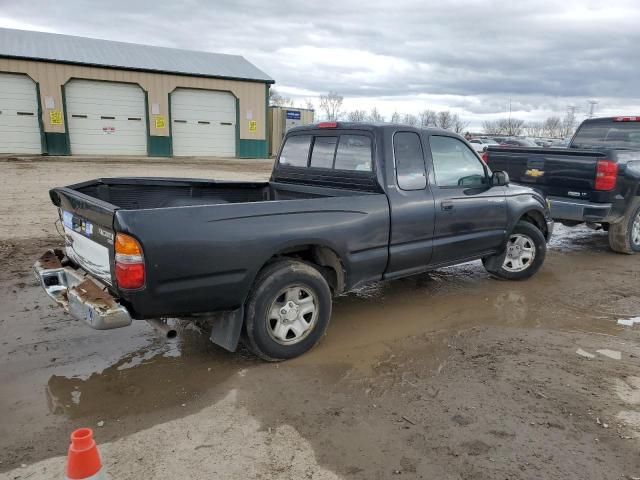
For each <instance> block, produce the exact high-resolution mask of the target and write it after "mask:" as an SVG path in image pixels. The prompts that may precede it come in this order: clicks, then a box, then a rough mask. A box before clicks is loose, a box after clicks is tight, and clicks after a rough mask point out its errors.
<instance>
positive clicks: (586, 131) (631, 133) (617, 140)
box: [571, 120, 640, 149]
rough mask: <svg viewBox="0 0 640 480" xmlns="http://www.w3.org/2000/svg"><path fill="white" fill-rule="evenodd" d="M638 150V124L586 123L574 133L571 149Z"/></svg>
mask: <svg viewBox="0 0 640 480" xmlns="http://www.w3.org/2000/svg"><path fill="white" fill-rule="evenodd" d="M598 147H605V148H634V149H635V148H640V122H614V121H612V120H609V121H606V122H586V123H583V124H582V126H581V127H580V128H579V129H578V131H577V132H576V135H575V137H574V139H573V141H572V142H571V148H598Z"/></svg>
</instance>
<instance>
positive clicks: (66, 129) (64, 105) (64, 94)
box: [60, 81, 71, 155]
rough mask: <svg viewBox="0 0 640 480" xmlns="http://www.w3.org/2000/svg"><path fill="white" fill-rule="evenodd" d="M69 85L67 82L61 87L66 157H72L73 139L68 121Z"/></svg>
mask: <svg viewBox="0 0 640 480" xmlns="http://www.w3.org/2000/svg"><path fill="white" fill-rule="evenodd" d="M67 83H69V82H68V81H67V82H65V83H64V84H63V85H61V86H60V90H62V116H63V117H64V135H65V137H66V139H65V142H66V145H67V153H66V154H65V155H71V138H70V137H69V121H68V120H67Z"/></svg>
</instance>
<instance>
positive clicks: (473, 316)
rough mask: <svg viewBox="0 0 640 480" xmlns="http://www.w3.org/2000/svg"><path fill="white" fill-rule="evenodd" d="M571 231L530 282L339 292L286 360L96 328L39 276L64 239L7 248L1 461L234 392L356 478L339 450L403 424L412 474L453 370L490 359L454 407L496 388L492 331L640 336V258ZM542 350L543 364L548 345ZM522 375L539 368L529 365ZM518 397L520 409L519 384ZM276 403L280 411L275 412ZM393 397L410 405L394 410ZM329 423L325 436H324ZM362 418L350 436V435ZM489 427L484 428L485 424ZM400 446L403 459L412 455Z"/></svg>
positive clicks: (466, 280)
mask: <svg viewBox="0 0 640 480" xmlns="http://www.w3.org/2000/svg"><path fill="white" fill-rule="evenodd" d="M558 230H559V232H558V235H556V237H555V238H554V240H553V241H552V242H551V245H550V249H549V253H548V257H547V261H546V263H545V266H544V267H543V269H542V270H541V271H540V273H539V274H538V275H537V276H536V277H535V278H533V279H531V280H529V281H526V282H519V283H514V282H505V281H499V280H495V279H493V278H491V277H489V276H488V275H487V274H486V272H485V271H484V269H483V268H482V265H481V264H480V262H472V263H468V264H464V265H460V266H457V267H451V268H446V269H441V270H438V271H436V272H431V273H429V274H424V275H419V276H415V277H411V278H407V279H402V280H397V281H393V282H381V283H377V284H373V285H369V286H367V287H365V288H362V289H360V290H358V291H356V292H352V293H350V294H347V295H344V296H341V297H339V298H337V299H336V301H335V306H334V312H333V317H332V321H331V324H330V326H329V330H328V333H327V336H326V337H325V339H324V340H323V341H322V343H321V344H320V345H319V346H318V347H317V348H315V349H314V350H313V351H311V352H310V353H309V354H307V355H305V356H303V357H301V358H299V359H296V360H293V361H290V362H286V363H284V364H275V365H273V364H265V363H262V362H260V361H258V360H256V359H255V358H253V357H252V356H250V355H249V354H248V353H247V352H246V351H245V350H244V349H242V348H241V349H240V351H239V352H237V353H236V354H230V353H228V352H225V351H224V350H222V349H220V348H218V347H216V346H214V345H212V344H211V343H210V342H209V341H208V336H207V332H204V331H201V330H199V329H197V328H184V329H182V330H181V332H180V335H179V337H178V338H177V339H175V340H172V341H166V340H164V339H161V338H159V337H158V335H157V333H156V332H155V331H154V330H153V329H152V328H151V327H149V326H148V325H147V324H146V322H134V326H132V327H129V328H125V329H120V330H113V331H107V332H96V331H93V330H91V329H89V328H88V327H86V326H85V325H82V324H81V323H80V322H76V321H74V320H72V319H70V318H69V316H68V315H65V314H63V313H62V312H61V311H60V310H59V309H58V308H57V307H55V306H54V305H52V304H50V302H49V301H48V299H46V298H45V297H44V294H43V293H42V292H41V291H40V289H39V287H37V286H36V285H35V281H34V280H33V279H32V278H31V276H30V274H29V272H28V267H29V265H30V262H31V259H32V258H35V256H36V255H37V254H38V253H40V252H41V251H42V249H43V248H45V247H46V246H48V245H50V244H51V243H52V241H53V242H54V243H55V240H51V239H43V240H38V241H31V242H25V243H23V244H20V245H13V246H11V247H10V248H9V247H6V246H5V247H4V251H3V252H2V253H5V252H9V251H10V257H11V264H10V265H9V267H10V268H9V270H8V273H4V274H2V275H1V276H0V303H1V304H2V312H1V317H0V331H1V333H2V335H1V337H2V341H1V348H0V360H1V361H2V364H3V369H2V372H1V373H0V385H2V387H1V388H2V391H3V392H2V395H1V396H0V407H1V409H2V412H4V414H5V416H4V419H5V420H6V421H3V422H2V426H1V427H0V430H1V431H0V437H1V438H2V439H5V438H7V436H8V434H9V433H10V432H20V435H19V436H18V438H17V439H15V438H14V439H13V440H12V442H13V443H12V444H11V445H9V444H7V443H6V441H5V440H1V439H0V450H2V451H5V452H8V453H7V456H6V457H5V458H6V459H7V460H5V462H4V463H3V464H0V470H5V469H6V468H9V467H10V466H12V465H16V464H19V463H21V462H30V461H34V460H38V459H41V458H46V457H49V456H52V455H57V454H61V453H63V452H64V450H65V448H66V444H65V442H60V438H63V437H66V434H67V432H68V431H69V430H70V429H72V428H74V427H76V426H80V425H97V424H98V422H104V426H103V427H100V432H101V435H102V439H103V440H104V441H110V440H115V439H118V438H122V437H124V436H126V435H129V434H131V433H134V432H137V431H140V430H142V429H144V428H148V427H151V426H153V425H156V424H161V423H163V422H167V421H170V420H171V419H175V418H180V417H182V416H185V415H190V414H195V413H197V412H199V411H201V410H202V409H205V408H207V407H208V406H210V405H212V404H214V403H216V402H218V401H220V400H221V399H223V398H224V397H225V396H226V395H227V394H228V392H229V391H230V390H234V391H237V392H238V393H237V395H238V399H239V400H238V402H239V403H240V404H242V405H244V406H245V407H246V408H249V410H250V411H251V412H252V414H253V415H256V417H257V418H259V419H260V421H261V422H262V423H263V424H264V425H278V424H283V423H287V424H289V425H294V426H295V427H296V429H297V430H298V431H299V432H301V433H302V434H303V435H304V436H305V438H310V439H313V437H314V436H318V441H317V442H312V443H313V444H314V446H315V447H314V448H316V454H317V456H319V461H320V462H321V463H323V462H324V464H325V465H327V466H329V467H331V468H332V469H333V470H336V471H339V472H342V473H345V472H347V473H348V472H349V471H351V470H349V469H350V468H352V467H353V468H355V469H356V470H353V472H355V473H354V475H355V476H356V477H357V476H358V475H361V474H362V475H366V474H368V473H371V472H373V471H375V469H374V468H373V467H372V469H371V470H368V469H367V468H364V467H362V466H360V464H359V463H358V462H355V464H357V465H356V466H354V465H350V463H349V461H347V460H346V459H345V458H342V457H341V456H340V455H337V454H336V451H338V450H340V449H343V451H345V452H347V453H349V454H352V455H353V456H354V457H357V456H358V455H359V453H358V451H357V448H355V447H354V446H353V445H352V443H353V442H354V441H355V440H356V439H359V438H361V437H362V436H367V435H380V436H384V435H390V438H393V436H394V435H396V434H397V435H400V437H401V438H402V442H404V443H403V445H405V447H406V445H410V446H411V448H410V450H412V452H413V454H414V457H415V458H414V457H412V458H409V459H408V460H405V467H406V468H407V469H408V471H411V469H413V470H414V473H415V471H417V470H416V469H418V470H419V467H418V466H417V465H418V464H420V460H419V458H418V456H419V454H418V453H417V452H418V451H419V450H420V449H421V448H422V449H423V450H424V449H427V450H428V451H429V452H432V451H433V450H432V449H433V448H435V447H434V445H435V443H437V442H436V439H437V438H438V435H437V434H436V433H434V432H433V431H431V434H433V435H432V436H431V434H429V435H427V434H426V433H425V432H424V431H423V430H424V429H423V430H421V431H420V433H419V434H418V433H416V431H415V430H416V428H415V427H416V425H417V424H418V423H420V424H421V425H422V423H428V422H429V420H428V418H427V417H428V415H427V414H426V413H424V412H422V410H420V409H423V408H425V407H424V402H428V403H429V404H431V403H432V402H435V401H436V400H435V399H436V398H438V397H439V396H440V395H442V394H441V393H440V394H439V393H437V392H438V391H441V390H439V389H443V388H448V387H446V386H445V385H446V382H445V383H442V382H443V379H444V378H446V375H452V377H451V379H450V380H451V381H457V382H459V381H461V380H462V379H463V378H464V377H465V375H466V374H465V373H464V371H463V370H460V365H461V362H471V363H470V364H469V365H470V366H471V367H472V368H476V367H477V368H483V369H484V370H483V371H482V372H481V373H478V374H477V377H478V378H479V379H481V380H482V381H480V383H476V382H472V383H474V385H475V386H474V387H473V388H472V387H470V389H471V390H469V391H468V392H466V393H464V392H465V390H464V389H462V390H459V391H456V389H454V390H451V391H450V392H448V393H447V395H445V397H446V398H450V401H452V402H454V399H455V398H456V395H464V394H468V395H470V397H471V398H474V399H475V400H474V402H476V403H478V404H483V403H482V395H483V392H484V394H486V395H488V396H489V397H492V395H493V394H490V392H488V391H487V390H486V389H487V385H488V384H490V382H491V381H493V380H495V378H496V370H495V369H496V368H498V367H494V366H492V365H493V364H492V363H491V362H490V361H493V360H492V359H493V355H494V354H493V353H492V352H491V351H486V350H484V349H483V348H482V346H483V342H482V341H481V339H482V338H485V339H486V343H487V345H490V344H492V345H494V348H495V349H496V351H500V350H502V353H503V356H504V357H505V358H508V359H509V362H511V361H512V358H511V355H512V352H516V353H513V355H516V354H517V355H528V354H530V353H531V352H532V351H534V350H536V349H544V348H545V347H546V346H547V345H549V344H550V343H551V340H550V337H549V335H550V334H549V332H557V335H558V338H563V339H565V340H567V339H568V340H567V341H568V342H569V344H568V345H566V346H562V345H559V344H557V345H555V346H554V347H553V348H554V350H553V351H554V352H555V353H554V354H558V355H559V354H560V353H561V354H562V355H568V354H571V355H574V353H573V352H575V350H576V345H574V344H573V343H572V342H578V341H580V340H579V339H582V338H584V336H585V335H587V336H588V338H590V339H593V338H596V339H600V338H601V339H606V341H607V342H609V341H611V339H618V340H619V339H621V338H622V339H626V340H625V341H626V342H630V343H633V339H634V338H635V337H633V335H635V330H634V329H633V328H629V327H624V326H621V325H618V324H617V320H618V319H620V318H628V317H633V316H637V315H638V314H640V302H639V298H638V296H637V280H638V277H639V275H640V265H639V262H638V261H637V260H638V259H637V258H635V257H626V256H621V255H616V254H613V253H611V252H609V251H608V249H607V246H606V236H605V235H603V234H602V232H593V231H591V230H588V229H571V230H569V229H564V227H559V228H558ZM7 255H8V254H7ZM476 329H477V331H476ZM523 331H524V332H530V334H527V335H530V336H531V337H530V338H529V339H528V340H527V342H526V344H523V345H521V344H520V343H518V342H520V341H521V340H515V337H517V336H518V335H520V337H521V336H522V334H518V335H516V333H513V332H523ZM496 332H498V333H496ZM500 332H507V333H505V334H504V335H505V336H501V335H502V334H501V333H500ZM509 335H511V336H509ZM537 335H539V336H540V337H539V338H538V337H537ZM483 336H484V337H483ZM475 337H477V338H475ZM489 337H490V338H489ZM458 338H460V339H462V340H457V339H458ZM551 338H553V335H551ZM538 341H540V342H541V343H536V342H538ZM590 341H591V340H590ZM616 341H617V340H616ZM492 342H493V343H492ZM602 343H603V344H602V345H600V344H597V343H596V344H593V345H591V344H589V345H586V344H585V345H583V347H584V348H587V347H592V348H593V349H596V348H605V347H608V345H606V344H605V343H606V342H605V340H603V342H602ZM565 347H566V348H565ZM615 348H621V347H620V346H619V345H616V346H615ZM527 349H528V350H527ZM461 352H462V353H461ZM468 352H470V353H468ZM505 352H506V353H505ZM473 355H479V356H478V357H477V358H473ZM537 355H539V356H540V357H539V358H538V357H537V358H538V361H540V362H543V357H544V353H543V352H539V353H537ZM523 358H524V357H523ZM625 358H626V357H625ZM494 360H495V359H494ZM524 361H527V360H524ZM487 362H489V363H487ZM520 367H522V366H518V368H520ZM492 368H493V369H494V370H492ZM448 372H449V373H448ZM537 373H538V374H539V375H542V373H541V372H537ZM456 375H458V376H456ZM520 375H521V379H525V378H526V372H524V371H523V372H521V373H520ZM572 375H573V374H572ZM585 378H587V377H585ZM523 381H524V380H523ZM482 382H484V383H482ZM505 382H506V383H505ZM508 384H509V380H508V378H507V379H503V380H502V383H500V384H499V386H498V390H497V391H500V389H503V388H506V387H505V385H507V386H508ZM518 388H520V387H518ZM416 389H417V390H416ZM418 390H419V392H418ZM496 394H497V393H496ZM505 395H506V396H507V397H509V398H512V399H513V402H514V405H517V401H518V398H519V397H518V395H520V393H518V394H511V393H509V394H505ZM543 395H547V394H544V393H543ZM556 395H557V396H558V397H560V396H561V395H560V393H556ZM567 395H568V394H567ZM572 395H573V393H572ZM569 396H570V395H569ZM527 398H528V397H527ZM540 398H542V397H539V398H538V400H540ZM574 400H575V399H574ZM263 401H264V402H268V403H269V406H268V407H264V405H263V403H262V402H263ZM407 402H408V403H407ZM454 403H455V402H454ZM396 404H397V405H404V406H403V407H401V408H400V407H398V408H395V407H394V405H396ZM372 405H375V406H372ZM483 405H485V404H483ZM532 405H533V404H532ZM379 406H382V407H380V408H384V415H383V417H384V418H385V419H386V420H385V422H386V421H387V420H389V422H390V425H391V426H390V427H389V425H387V423H384V422H383V423H379V421H378V420H379V419H378V417H377V415H378V413H379V411H377V410H375V409H377V408H379ZM485 407H486V408H489V407H488V406H486V405H485V406H484V407H483V408H485ZM416 408H418V410H415V409H416ZM429 408H431V407H429ZM433 408H435V407H433ZM438 408H441V409H444V410H442V411H440V412H439V414H443V412H445V413H444V414H445V416H446V419H447V421H450V419H451V417H454V416H455V415H456V414H457V415H459V417H456V418H457V420H454V421H453V426H454V427H455V428H458V427H460V424H464V423H465V422H468V421H469V418H472V419H473V418H476V417H477V415H476V414H475V413H474V412H469V411H462V412H457V413H455V412H453V410H452V411H451V412H449V410H448V407H447V406H446V404H442V403H439V407H438ZM460 408H462V407H460ZM514 408H516V407H514ZM532 408H533V407H532ZM358 409H360V413H359V410H358ZM396 410H397V411H396ZM625 411H626V410H625ZM305 412H306V413H305ZM363 412H364V413H363ZM425 412H426V410H425ZM432 413H433V412H432ZM434 414H435V413H434ZM403 415H404V416H406V417H407V418H409V421H407V420H403V419H402V417H403ZM625 415H633V414H625ZM516 416H517V417H518V418H519V419H520V418H521V417H522V418H525V417H526V414H523V413H522V412H520V413H519V414H518V415H516ZM361 421H367V422H370V424H369V427H370V430H369V431H368V430H367V429H366V428H361V427H360V426H359V423H360V422H361ZM441 421H443V420H442V419H441V420H438V421H437V422H435V423H441ZM518 421H520V420H518ZM523 421H524V420H523ZM432 423H433V422H432ZM489 423H490V422H489ZM552 423H553V422H552ZM323 427H324V428H327V429H328V430H327V432H326V433H320V431H321V430H322V428H323ZM405 427H409V428H408V429H407V428H405ZM441 427H442V428H444V426H443V425H441ZM503 427H504V429H503V430H500V429H495V428H494V429H493V430H495V431H496V432H498V433H495V435H492V434H490V433H486V432H485V433H486V434H485V433H483V434H482V435H481V436H480V437H482V438H480V437H479V439H477V441H475V440H474V441H475V443H473V441H472V440H469V441H470V442H471V443H469V444H468V445H467V446H466V447H464V448H462V447H461V450H460V451H461V452H466V453H465V455H467V456H471V457H474V456H478V455H484V454H485V453H486V452H489V451H493V450H494V449H495V448H497V447H496V446H495V445H494V444H492V443H491V442H490V441H489V440H487V438H493V439H494V440H495V439H499V440H500V441H501V442H502V443H504V440H505V439H507V440H508V439H510V438H512V437H511V435H514V433H513V431H514V429H515V428H516V427H515V426H514V424H511V425H507V426H503ZM350 428H351V429H354V430H355V433H353V435H350V434H348V433H346V432H347V431H348V430H349V429H350ZM389 428H391V433H390V431H389V430H388V429H389ZM483 428H484V427H483ZM566 428H568V427H566ZM407 430H410V431H407ZM491 430H492V428H490V425H489V424H487V425H486V431H487V432H489V431H491ZM571 431H573V430H571ZM338 432H341V433H338ZM500 432H502V433H500ZM505 432H506V433H505ZM331 435H333V436H334V437H335V438H334V439H333V440H331V439H330V437H331ZM451 435H453V434H451ZM456 435H457V434H456ZM487 436H488V437H487ZM400 437H398V438H400ZM427 437H428V438H427ZM441 440H442V439H441ZM323 441H324V442H325V443H324V444H323V443H322V442H323ZM350 442H351V443H350ZM385 442H386V441H385ZM385 442H382V443H379V442H378V443H376V442H375V441H372V442H371V443H370V444H367V445H368V447H366V448H370V449H371V451H369V450H367V452H368V453H369V454H371V453H372V451H373V450H375V449H377V448H380V445H383V444H384V445H386V448H389V449H390V450H393V449H394V448H395V447H391V446H390V445H388V444H387V443H385ZM461 442H462V440H461ZM443 443H444V444H446V443H447V442H446V441H443ZM462 443H464V442H462ZM356 444H357V442H356ZM420 445H422V447H420ZM366 448H365V450H366ZM398 448H399V447H398ZM443 448H444V447H443ZM465 449H466V450H465ZM454 450H455V449H454ZM443 452H444V454H445V455H449V452H446V451H444V450H443ZM443 452H440V453H441V454H442V453H443ZM483 452H484V453H483ZM336 455H337V456H336ZM398 455H399V456H400V457H399V458H398V461H397V463H398V465H400V463H401V462H402V457H403V456H402V455H401V454H400V453H399V452H398ZM423 455H424V452H423ZM405 457H406V456H405ZM407 458H408V457H407ZM454 458H458V457H455V456H454ZM352 463H354V462H352ZM373 463H374V464H375V465H378V466H379V464H378V463H376V462H373ZM397 468H402V467H397ZM443 471H444V470H442V472H443ZM442 472H441V471H439V470H437V469H436V470H432V473H434V474H438V473H442ZM469 472H471V473H472V472H473V470H472V469H471V470H469ZM363 478H364V476H363ZM369 478H377V477H369ZM380 478H386V477H385V476H382V477H380ZM478 478H480V477H478Z"/></svg>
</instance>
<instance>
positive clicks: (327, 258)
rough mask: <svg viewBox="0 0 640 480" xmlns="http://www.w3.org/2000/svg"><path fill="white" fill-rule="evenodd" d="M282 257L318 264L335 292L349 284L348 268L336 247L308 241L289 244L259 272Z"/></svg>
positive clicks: (274, 255) (265, 263) (342, 290)
mask: <svg viewBox="0 0 640 480" xmlns="http://www.w3.org/2000/svg"><path fill="white" fill-rule="evenodd" d="M281 258H292V259H298V260H302V261H305V262H307V263H311V264H313V265H316V266H318V267H320V268H319V270H320V273H322V275H323V276H324V277H325V279H326V280H327V283H328V284H329V287H330V288H331V291H332V292H333V293H334V294H338V293H342V292H344V291H345V288H346V285H347V270H346V266H345V262H344V260H343V259H342V257H341V256H340V255H339V254H338V253H337V252H336V249H335V248H333V247H331V246H328V245H326V244H323V243H317V242H307V243H299V244H294V245H288V246H286V247H283V248H281V249H279V250H278V251H277V252H276V253H274V254H273V255H272V256H271V257H269V259H267V260H266V261H265V262H264V263H263V264H262V265H261V266H260V268H259V269H258V271H257V273H256V276H257V274H258V273H259V272H260V271H261V270H262V269H264V268H265V267H266V266H267V265H269V264H271V263H273V262H275V261H278V259H281Z"/></svg>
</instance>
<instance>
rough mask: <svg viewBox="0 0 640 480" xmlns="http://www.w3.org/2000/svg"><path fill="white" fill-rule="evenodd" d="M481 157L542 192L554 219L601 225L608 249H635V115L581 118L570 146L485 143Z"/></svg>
mask: <svg viewBox="0 0 640 480" xmlns="http://www.w3.org/2000/svg"><path fill="white" fill-rule="evenodd" d="M483 156H484V160H485V162H487V164H488V165H489V166H490V167H491V168H494V169H496V170H504V171H506V172H507V173H508V174H509V176H510V177H511V180H513V181H514V182H517V183H520V184H523V185H527V186H529V187H533V188H535V189H537V190H539V191H541V192H543V193H544V194H545V195H547V198H548V200H549V202H550V204H551V216H552V217H553V218H554V219H555V220H558V221H559V222H561V223H563V224H565V225H568V226H574V225H578V224H580V223H585V222H586V223H587V225H589V226H591V227H593V228H603V229H605V230H607V231H608V232H609V245H610V246H611V249H612V250H614V251H616V252H621V253H628V254H632V253H636V252H640V116H638V117H607V118H592V119H589V120H585V121H584V122H582V124H581V125H580V127H579V128H578V130H577V131H576V133H575V135H574V136H573V138H572V139H571V143H570V144H569V148H516V147H489V148H488V150H487V151H486V152H485V153H484V155H483Z"/></svg>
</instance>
